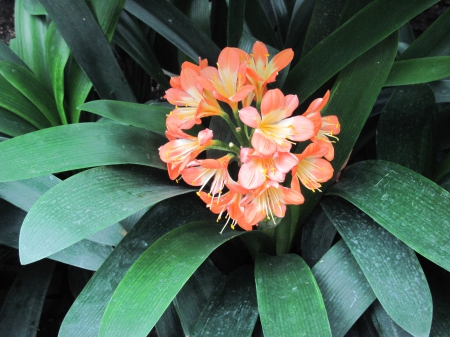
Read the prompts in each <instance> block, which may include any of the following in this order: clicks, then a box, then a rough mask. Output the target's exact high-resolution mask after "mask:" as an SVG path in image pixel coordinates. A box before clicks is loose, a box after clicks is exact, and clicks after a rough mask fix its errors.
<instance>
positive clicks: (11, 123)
mask: <svg viewBox="0 0 450 337" xmlns="http://www.w3.org/2000/svg"><path fill="white" fill-rule="evenodd" d="M36 130H37V129H36V127H34V126H33V125H31V124H30V123H28V122H27V121H26V120H25V119H23V118H21V117H19V116H17V115H16V114H14V113H12V112H11V111H9V110H6V109H3V108H1V107H0V132H1V133H4V134H5V135H8V136H11V137H17V136H20V135H23V134H26V133H29V132H33V131H36Z"/></svg>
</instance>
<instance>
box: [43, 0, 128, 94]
mask: <svg viewBox="0 0 450 337" xmlns="http://www.w3.org/2000/svg"><path fill="white" fill-rule="evenodd" d="M41 3H42V4H43V5H44V7H45V9H46V10H47V12H48V14H49V15H50V17H51V18H52V20H53V21H54V23H55V25H56V27H57V28H58V30H59V32H60V33H61V35H62V37H63V38H64V40H65V41H66V43H67V45H68V46H69V48H70V50H71V52H72V55H73V56H74V57H75V59H76V60H77V62H78V64H79V65H80V66H81V67H82V68H83V70H84V71H85V72H86V74H88V76H89V78H90V80H91V81H92V83H93V85H94V87H95V89H96V90H97V92H98V93H99V95H100V97H102V98H104V99H117V100H122V101H130V102H135V101H136V99H135V97H134V94H133V92H132V91H131V89H130V87H129V85H128V83H127V81H126V79H125V76H124V74H123V73H122V71H121V69H120V67H119V65H118V64H117V61H116V58H115V57H114V54H113V52H112V50H111V48H110V46H109V43H108V40H107V39H106V37H105V35H104V33H103V31H102V30H101V28H100V27H99V25H98V23H97V21H96V20H95V18H94V15H93V14H92V12H91V11H90V10H89V7H88V6H87V4H86V3H84V2H73V1H70V0H61V1H57V2H54V1H51V0H41ZM81 23H82V24H81Z"/></svg>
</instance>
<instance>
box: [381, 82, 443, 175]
mask: <svg viewBox="0 0 450 337" xmlns="http://www.w3.org/2000/svg"><path fill="white" fill-rule="evenodd" d="M434 120H435V116H434V95H433V91H432V90H431V88H430V87H429V86H428V85H426V84H421V85H412V86H406V87H400V88H397V89H396V90H395V91H394V93H393V94H392V96H391V98H390V99H389V101H388V103H387V104H386V106H385V107H384V109H383V112H382V113H381V116H380V119H379V121H378V125H377V138H376V139H377V158H378V159H382V160H387V161H391V162H393V163H396V164H399V165H402V166H405V167H407V168H409V169H411V170H413V171H416V172H417V173H420V174H422V175H425V176H430V174H431V170H432V164H433V157H432V156H433V150H434V146H433V135H434V133H435V128H434V126H435V125H434ZM417 130H421V131H420V135H421V136H420V137H417Z"/></svg>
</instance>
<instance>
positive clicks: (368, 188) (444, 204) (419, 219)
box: [327, 160, 450, 270]
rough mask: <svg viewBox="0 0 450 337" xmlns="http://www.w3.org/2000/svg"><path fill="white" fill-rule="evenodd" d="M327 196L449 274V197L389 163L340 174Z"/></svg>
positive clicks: (369, 163) (374, 163) (375, 163)
mask: <svg viewBox="0 0 450 337" xmlns="http://www.w3.org/2000/svg"><path fill="white" fill-rule="evenodd" d="M405 191H408V193H405ZM327 194H331V195H337V196H340V197H342V198H344V199H346V200H348V201H350V202H351V203H353V204H354V205H355V206H357V207H358V208H359V209H361V210H362V211H363V212H364V213H366V214H367V215H369V216H370V217H371V218H372V219H374V220H375V221H376V222H377V223H378V224H380V225H381V226H383V227H384V228H386V229H387V230H388V231H389V232H391V233H392V234H394V236H396V237H397V238H398V239H400V240H401V241H403V242H404V243H406V244H407V245H408V246H410V247H411V248H412V249H414V250H415V251H417V252H418V253H419V254H421V255H423V256H425V257H426V258H428V259H429V260H431V261H433V262H435V263H436V264H438V265H440V266H441V267H443V268H445V269H447V270H450V256H449V252H450V244H449V243H450V231H449V230H448V228H449V227H450V221H449V219H450V214H449V208H448V205H449V202H450V193H449V192H447V191H445V190H444V189H443V188H441V187H439V186H438V185H436V184H434V183H433V182H431V181H430V180H428V179H427V178H424V177H423V176H421V175H419V174H417V173H415V172H413V171H411V170H409V169H407V168H404V167H402V166H399V165H397V164H394V163H390V162H385V161H381V160H379V161H365V162H359V163H356V164H353V165H352V166H351V167H349V168H348V169H347V170H345V171H344V172H343V173H342V175H341V178H340V180H339V183H338V184H335V185H333V186H332V187H331V188H330V189H329V190H328V192H327ZM430 219H431V221H430Z"/></svg>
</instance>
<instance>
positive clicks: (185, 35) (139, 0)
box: [125, 0, 220, 64]
mask: <svg viewBox="0 0 450 337" xmlns="http://www.w3.org/2000/svg"><path fill="white" fill-rule="evenodd" d="M125 9H126V10H127V11H129V12H130V13H131V14H133V15H134V16H136V17H137V18H138V19H140V20H142V21H143V22H145V23H146V24H147V25H149V26H150V27H152V28H153V29H154V30H155V31H157V32H158V33H159V34H161V35H162V36H163V37H164V38H166V39H167V40H169V41H170V42H171V43H173V44H174V45H175V46H176V47H177V48H179V49H180V50H181V51H182V52H184V53H185V54H186V55H187V56H189V57H190V58H192V59H193V60H197V59H198V57H199V56H200V57H202V58H207V59H208V61H209V64H215V62H217V57H218V56H219V52H220V50H219V47H217V45H216V44H215V43H214V42H212V41H211V39H210V38H209V37H208V35H206V33H204V32H203V31H202V30H201V29H200V28H198V27H197V26H195V25H194V23H193V22H192V21H191V20H189V19H188V18H187V17H186V16H185V15H183V13H181V12H180V11H179V10H178V9H177V8H176V7H175V6H173V5H172V4H171V3H169V2H168V1H166V0H153V1H151V2H150V1H144V0H128V1H127V2H126V3H125Z"/></svg>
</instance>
